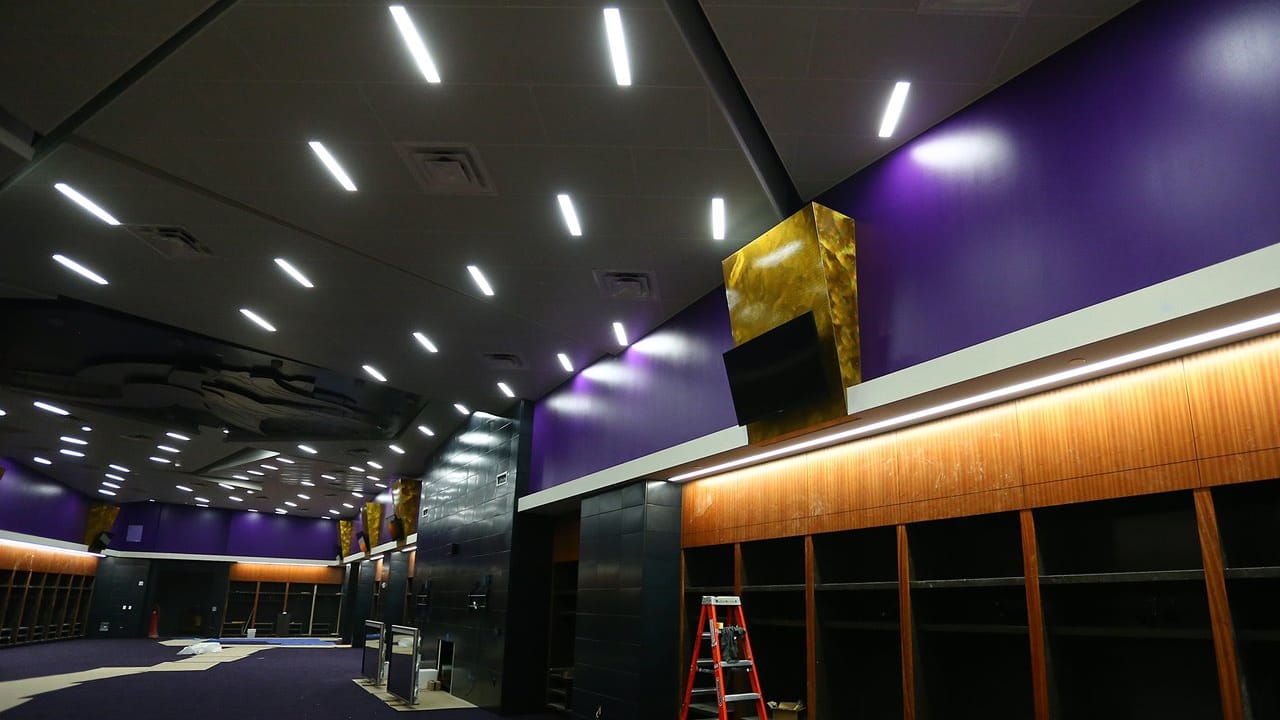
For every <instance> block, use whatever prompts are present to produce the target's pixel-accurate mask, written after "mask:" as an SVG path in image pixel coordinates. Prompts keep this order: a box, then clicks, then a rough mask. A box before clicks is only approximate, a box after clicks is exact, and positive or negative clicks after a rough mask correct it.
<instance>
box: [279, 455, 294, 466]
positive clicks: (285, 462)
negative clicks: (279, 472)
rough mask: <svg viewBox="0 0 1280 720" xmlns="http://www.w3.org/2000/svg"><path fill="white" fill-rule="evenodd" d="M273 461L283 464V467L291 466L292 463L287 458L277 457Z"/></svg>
mask: <svg viewBox="0 0 1280 720" xmlns="http://www.w3.org/2000/svg"><path fill="white" fill-rule="evenodd" d="M275 460H276V462H282V463H284V464H285V465H292V464H293V461H292V460H290V459H289V458H287V457H277V458H276V459H275Z"/></svg>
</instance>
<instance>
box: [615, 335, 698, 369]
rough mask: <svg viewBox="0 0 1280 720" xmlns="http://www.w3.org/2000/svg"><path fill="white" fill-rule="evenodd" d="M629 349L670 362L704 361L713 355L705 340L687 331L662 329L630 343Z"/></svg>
mask: <svg viewBox="0 0 1280 720" xmlns="http://www.w3.org/2000/svg"><path fill="white" fill-rule="evenodd" d="M631 350H632V351H634V352H637V353H640V354H641V355H645V356H647V357H651V358H658V359H661V360H667V361H670V362H706V361H707V360H709V359H711V357H712V355H713V353H712V351H711V349H710V348H709V347H708V346H707V344H706V343H705V342H701V341H699V340H698V339H697V338H695V337H692V336H690V335H689V334H687V333H685V334H681V333H674V332H663V331H658V332H656V333H653V334H652V335H647V336H645V337H643V338H640V339H639V340H637V341H636V342H635V343H633V344H632V345H631Z"/></svg>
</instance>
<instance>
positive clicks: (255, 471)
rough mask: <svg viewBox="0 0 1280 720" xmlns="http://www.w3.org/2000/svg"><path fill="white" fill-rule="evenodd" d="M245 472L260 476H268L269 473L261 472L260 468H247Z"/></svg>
mask: <svg viewBox="0 0 1280 720" xmlns="http://www.w3.org/2000/svg"><path fill="white" fill-rule="evenodd" d="M245 472H247V473H249V474H250V475H257V476H258V477H266V476H267V474H266V473H264V472H260V471H258V470H245Z"/></svg>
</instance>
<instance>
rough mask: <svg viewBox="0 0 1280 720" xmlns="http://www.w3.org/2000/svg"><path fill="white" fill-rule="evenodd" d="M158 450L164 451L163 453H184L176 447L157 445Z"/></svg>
mask: <svg viewBox="0 0 1280 720" xmlns="http://www.w3.org/2000/svg"><path fill="white" fill-rule="evenodd" d="M156 449H157V450H161V451H163V452H167V453H176V452H182V451H181V450H179V449H178V448H176V447H171V446H169V445H157V446H156Z"/></svg>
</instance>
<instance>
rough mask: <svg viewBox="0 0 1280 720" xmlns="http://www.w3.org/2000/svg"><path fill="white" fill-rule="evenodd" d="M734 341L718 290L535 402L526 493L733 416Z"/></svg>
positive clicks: (731, 421)
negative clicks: (727, 355)
mask: <svg viewBox="0 0 1280 720" xmlns="http://www.w3.org/2000/svg"><path fill="white" fill-rule="evenodd" d="M731 347H733V336H732V334H731V332H730V330H729V310H728V307H727V306H726V305H725V299H724V290H723V289H722V288H721V289H717V290H715V291H713V292H711V293H710V294H708V295H706V296H705V297H703V298H702V299H701V300H698V301H697V302H695V303H694V304H692V305H690V306H689V307H688V308H687V309H685V310H684V311H683V312H681V313H680V314H679V315H677V316H676V317H674V318H672V319H671V320H669V321H668V322H667V323H666V324H664V325H663V326H661V327H660V328H658V329H657V330H655V331H653V332H652V333H650V334H649V335H646V336H645V337H643V338H641V339H639V340H637V341H636V342H635V343H633V344H632V345H631V347H629V348H627V350H626V351H625V352H624V353H622V354H621V355H620V356H618V357H617V358H606V359H604V360H600V361H599V362H597V363H596V364H594V365H592V366H591V367H589V368H585V369H583V370H582V372H580V373H578V374H577V375H576V376H575V377H574V378H573V379H572V380H571V381H569V382H568V383H566V384H565V385H562V386H561V387H559V388H557V389H556V390H554V391H552V392H551V393H550V394H549V395H547V396H546V397H545V398H543V399H542V400H540V401H538V403H537V404H536V405H535V406H534V409H533V448H532V457H531V461H530V465H531V471H532V478H531V481H530V484H529V490H530V492H534V491H537V490H544V489H546V488H549V487H552V486H554V485H558V484H560V483H562V482H566V481H568V480H572V479H574V478H576V477H580V476H582V475H585V474H587V473H591V472H595V471H596V470H601V469H603V468H606V467H609V466H611V465H615V464H617V463H619V462H622V461H624V460H630V459H633V458H637V457H640V456H642V455H647V454H649V453H651V452H655V451H657V450H661V449H663V448H666V447H670V446H672V445H676V444H678V443H682V442H684V441H686V440H690V439H692V438H695V437H698V436H701V435H705V434H707V433H711V432H715V431H717V430H723V429H724V428H726V427H730V426H732V425H735V424H737V420H736V419H735V418H734V414H733V401H732V399H731V398H730V396H729V381H728V380H727V379H726V378H725V374H724V365H723V363H722V362H721V359H720V356H721V355H722V354H723V353H724V351H726V350H728V349H729V348H731Z"/></svg>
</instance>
